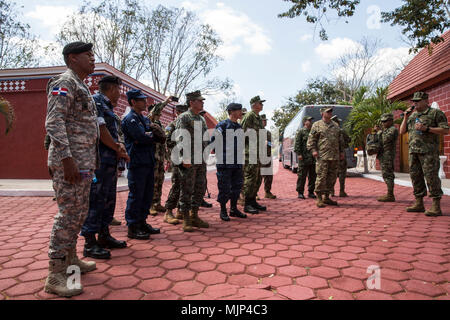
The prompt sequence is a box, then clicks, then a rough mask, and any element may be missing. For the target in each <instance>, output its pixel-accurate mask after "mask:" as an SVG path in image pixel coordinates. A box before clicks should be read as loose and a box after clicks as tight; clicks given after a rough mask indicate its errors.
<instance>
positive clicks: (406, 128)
mask: <svg viewBox="0 0 450 320" xmlns="http://www.w3.org/2000/svg"><path fill="white" fill-rule="evenodd" d="M412 101H413V102H414V107H415V109H416V110H415V111H414V112H412V110H413V107H410V108H408V109H407V110H406V116H404V118H403V121H402V124H401V126H400V134H404V133H406V132H408V135H409V140H408V143H409V174H410V176H411V181H412V184H413V188H414V196H415V198H416V203H415V204H414V205H413V206H411V207H408V208H407V209H406V211H408V212H424V211H425V207H424V205H423V197H425V196H426V195H427V188H426V185H425V181H426V184H427V185H428V189H429V192H430V197H431V198H432V199H433V204H432V206H431V209H429V210H427V211H425V214H426V215H427V216H432V217H435V216H440V215H442V211H441V205H440V202H441V197H442V195H443V192H442V188H441V180H440V179H439V175H438V173H439V166H440V162H439V136H440V135H445V134H448V131H449V126H448V121H447V117H446V116H445V114H444V113H443V112H442V111H441V110H438V109H432V108H431V107H430V106H429V104H428V94H426V93H425V92H416V93H414V97H413V99H412ZM411 112H412V114H411Z"/></svg>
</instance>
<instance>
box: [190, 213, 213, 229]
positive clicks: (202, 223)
mask: <svg viewBox="0 0 450 320" xmlns="http://www.w3.org/2000/svg"><path fill="white" fill-rule="evenodd" d="M191 219H192V226H193V227H197V228H209V224H208V222H206V221H203V220H202V219H200V218H199V217H198V209H192V210H191Z"/></svg>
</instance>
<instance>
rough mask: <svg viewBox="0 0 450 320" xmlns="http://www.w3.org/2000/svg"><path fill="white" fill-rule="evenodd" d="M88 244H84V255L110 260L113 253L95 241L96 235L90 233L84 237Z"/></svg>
mask: <svg viewBox="0 0 450 320" xmlns="http://www.w3.org/2000/svg"><path fill="white" fill-rule="evenodd" d="M84 238H85V239H86V242H85V243H84V250H83V255H84V256H85V257H91V258H94V259H110V258H111V252H109V250H106V249H103V248H102V247H100V246H99V245H98V243H97V239H95V233H88V234H86V235H85V236H84Z"/></svg>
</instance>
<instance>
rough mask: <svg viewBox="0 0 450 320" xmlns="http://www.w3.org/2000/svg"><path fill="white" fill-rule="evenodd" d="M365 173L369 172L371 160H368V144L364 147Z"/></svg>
mask: <svg viewBox="0 0 450 320" xmlns="http://www.w3.org/2000/svg"><path fill="white" fill-rule="evenodd" d="M363 159H364V173H365V174H367V173H369V162H368V160H367V152H366V146H364V147H363Z"/></svg>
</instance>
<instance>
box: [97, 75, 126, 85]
mask: <svg viewBox="0 0 450 320" xmlns="http://www.w3.org/2000/svg"><path fill="white" fill-rule="evenodd" d="M98 83H99V84H100V83H114V84H118V85H119V86H120V85H121V84H122V80H121V79H120V78H119V77H116V76H104V77H103V78H101V79H100V81H99V82H98Z"/></svg>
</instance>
